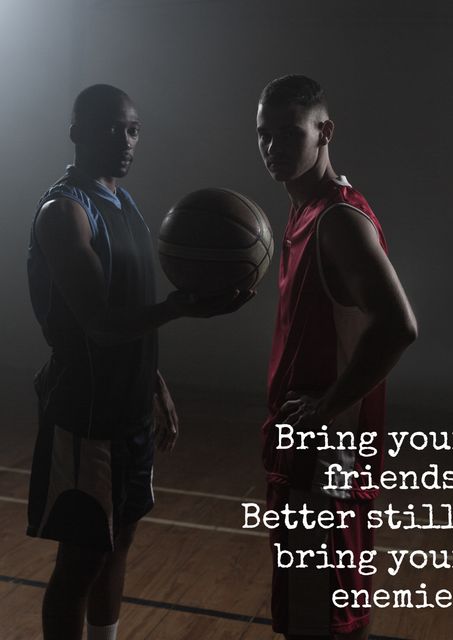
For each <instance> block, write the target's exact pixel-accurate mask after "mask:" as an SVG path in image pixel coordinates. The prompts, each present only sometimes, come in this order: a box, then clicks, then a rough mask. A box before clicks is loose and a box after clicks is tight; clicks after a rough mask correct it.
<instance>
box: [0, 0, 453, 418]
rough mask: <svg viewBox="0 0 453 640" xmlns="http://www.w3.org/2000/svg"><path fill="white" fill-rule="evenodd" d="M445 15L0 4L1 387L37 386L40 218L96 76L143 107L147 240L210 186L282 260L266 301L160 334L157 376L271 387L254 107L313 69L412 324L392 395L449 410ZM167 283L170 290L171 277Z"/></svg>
mask: <svg viewBox="0 0 453 640" xmlns="http://www.w3.org/2000/svg"><path fill="white" fill-rule="evenodd" d="M452 17H453V8H452V7H451V6H450V5H449V3H447V2H442V1H440V0H434V1H433V0H431V1H430V2H427V1H424V2H421V1H418V0H416V1H414V0H397V1H382V0H367V2H363V0H324V1H323V2H317V1H315V0H310V1H308V0H211V1H209V0H205V1H193V0H140V1H139V0H128V1H127V0H111V1H107V0H105V1H104V0H102V1H101V0H91V1H90V0H72V1H71V0H39V2H37V1H36V0H19V1H18V0H0V65H1V67H0V68H1V72H0V79H1V87H2V92H1V98H0V116H1V117H0V130H1V146H0V148H1V152H2V173H1V175H2V177H1V183H2V202H1V213H0V216H1V227H0V228H1V233H0V243H1V247H0V274H1V280H0V283H1V292H2V296H1V299H2V301H3V304H2V311H1V320H0V322H1V327H0V329H1V330H0V336H1V353H2V356H1V358H2V367H1V372H2V378H1V382H2V385H1V386H2V395H3V394H6V395H8V393H9V392H10V391H11V390H12V388H13V387H14V389H15V391H17V390H18V389H20V388H22V387H21V385H25V386H24V393H28V391H29V387H30V385H31V377H32V371H33V370H34V369H36V368H38V366H40V364H41V363H42V361H43V360H44V359H45V358H46V354H47V349H46V346H45V343H44V341H43V339H42V337H41V334H40V331H39V328H38V326H37V324H36V322H35V320H34V317H33V315H32V311H31V307H30V303H29V299H28V290H27V282H26V248H27V242H28V233H29V227H30V222H31V219H32V216H33V212H34V207H35V203H36V201H37V199H38V197H39V195H40V194H41V192H42V191H43V190H45V189H46V188H47V187H48V186H49V184H50V183H51V182H52V181H53V180H54V179H55V178H57V177H58V176H59V175H60V174H61V173H62V172H63V170H64V167H65V165H66V164H67V163H69V162H71V160H72V145H71V143H70V141H69V139H68V135H67V131H68V123H69V116H70V111H71V106H72V102H73V99H74V97H75V96H76V94H77V93H78V92H79V91H80V90H81V89H83V88H84V87H86V86H88V85H90V84H93V83H96V82H106V83H110V84H114V85H117V86H119V87H120V88H122V89H124V90H125V91H126V92H128V93H129V94H130V95H131V97H132V98H133V100H135V102H136V103H137V105H138V108H139V111H140V114H141V118H142V121H143V130H142V136H141V141H140V146H139V148H138V150H137V155H136V162H135V166H134V167H133V168H132V170H131V174H130V176H129V177H128V178H127V180H126V181H125V186H126V187H127V188H128V189H129V190H130V191H131V193H132V195H133V197H134V198H135V199H136V201H137V203H138V204H139V207H140V208H141V210H142V212H143V214H144V216H145V218H146V220H147V221H148V223H149V225H150V227H151V230H152V231H153V232H154V233H156V232H157V230H158V228H159V225H160V221H161V220H162V217H163V215H164V214H165V212H166V211H167V210H168V209H169V207H170V206H171V205H172V203H174V202H175V201H176V200H177V199H178V198H180V197H181V196H182V195H184V194H185V193H186V192H188V191H192V190H194V189H197V188H201V187H205V186H223V187H230V188H233V189H236V190H238V191H242V192H244V193H245V194H247V195H249V196H250V197H252V198H254V199H255V200H257V201H258V202H259V203H260V204H261V206H262V207H263V208H264V209H265V211H266V212H267V214H268V216H269V218H270V221H271V224H272V226H273V228H274V233H275V239H276V249H277V251H276V254H277V255H276V258H275V259H274V262H273V265H272V268H271V271H270V273H269V275H268V276H267V277H266V278H265V280H264V281H263V283H262V286H261V287H260V289H259V294H258V296H257V297H256V299H255V300H254V301H253V302H252V303H251V304H250V305H248V306H247V307H246V308H244V309H242V310H241V311H240V312H238V313H237V314H236V315H234V316H230V317H225V318H221V319H213V320H209V321H197V320H181V321H178V322H175V323H172V324H171V325H168V326H166V327H164V328H163V329H162V331H161V369H162V370H163V372H164V374H165V375H166V377H167V378H168V379H169V380H170V381H172V382H173V383H174V384H176V385H193V386H196V387H200V388H201V389H206V390H208V389H210V388H214V389H217V390H224V391H225V393H226V392H229V391H241V392H244V393H247V394H250V397H252V396H254V397H255V395H256V394H259V395H260V396H262V395H263V393H264V388H265V378H266V366H267V358H268V355H269V350H270V341H271V336H272V328H273V322H274V314H275V306H276V300H277V289H276V276H277V265H278V253H279V245H280V241H281V238H282V233H283V229H284V226H285V222H286V217H287V212H288V199H287V196H286V194H285V192H284V190H283V189H282V187H281V186H280V185H277V184H275V183H273V182H272V181H271V179H270V178H269V177H268V175H267V172H266V171H265V169H264V167H263V166H262V163H261V160H260V157H259V154H258V151H257V145H256V135H255V121H254V120H255V110H256V102H257V97H258V95H259V93H260V91H261V89H262V87H263V86H264V85H265V84H266V83H267V82H268V81H269V80H271V79H272V78H274V77H276V76H279V75H283V74H285V73H303V74H306V75H308V76H311V77H314V78H315V79H317V80H318V81H319V82H320V83H321V84H322V85H323V86H324V87H325V88H326V91H327V95H328V98H329V102H330V106H331V115H332V117H333V119H334V121H335V123H336V132H335V137H334V141H333V143H332V144H331V153H332V157H333V164H334V167H335V169H336V171H337V172H338V173H343V174H345V175H346V176H347V177H348V179H349V180H350V182H351V183H352V184H353V185H354V186H355V187H356V188H358V189H359V190H361V191H362V192H363V193H364V194H365V195H366V197H367V198H368V200H369V201H370V203H371V205H372V206H373V208H374V210H375V212H376V214H377V216H378V217H379V219H380V221H381V223H382V225H383V227H384V231H385V233H386V235H387V239H388V241H389V246H390V254H391V259H392V261H393V263H394V265H395V267H396V269H397V271H398V273H399V275H400V278H401V280H402V282H403V285H404V287H405V288H406V291H407V293H408V295H409V298H410V300H411V301H412V303H413V306H414V309H415V312H416V315H417V317H418V320H419V324H420V337H419V340H418V342H417V343H416V344H415V345H414V346H412V347H411V348H410V351H409V352H408V353H407V354H406V355H405V356H404V358H403V360H402V361H401V363H400V364H399V365H398V367H397V369H396V370H395V371H394V373H392V376H391V384H390V404H391V405H392V406H393V407H398V406H399V407H402V408H403V409H404V416H405V417H404V419H405V420H406V421H407V422H413V423H414V424H419V423H420V421H421V420H424V421H425V422H426V420H427V419H432V420H434V421H435V420H446V419H447V418H448V416H449V415H450V409H451V405H450V396H451V370H452V353H453V348H452V347H453V344H452V342H453V337H452V336H453V332H452V331H451V328H450V325H451V321H450V316H451V312H452V304H453V303H452V299H453V295H452V293H451V287H450V273H451V258H450V247H451V230H452V226H453V225H452V220H451V202H452V194H451V191H452V181H451V178H450V166H449V158H448V155H447V154H448V151H449V149H448V146H449V145H448V143H449V139H450V128H451V125H450V122H451V114H452V113H453V100H452V97H453V91H452V80H451V69H452V62H453V56H452ZM159 290H160V295H161V296H164V295H165V294H166V293H167V292H168V291H169V290H170V285H169V284H168V283H167V282H166V281H165V278H164V277H163V276H161V275H160V276H159ZM394 415H396V414H394ZM402 415H403V414H402ZM398 426H400V427H402V426H404V425H398Z"/></svg>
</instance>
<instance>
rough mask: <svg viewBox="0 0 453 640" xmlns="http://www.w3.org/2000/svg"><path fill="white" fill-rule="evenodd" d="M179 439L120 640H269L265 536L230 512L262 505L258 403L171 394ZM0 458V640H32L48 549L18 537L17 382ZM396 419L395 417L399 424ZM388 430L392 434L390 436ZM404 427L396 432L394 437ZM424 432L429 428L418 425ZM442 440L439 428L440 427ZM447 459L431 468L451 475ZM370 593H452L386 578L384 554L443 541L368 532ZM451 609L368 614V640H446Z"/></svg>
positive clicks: (22, 452) (413, 579)
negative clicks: (372, 537)
mask: <svg viewBox="0 0 453 640" xmlns="http://www.w3.org/2000/svg"><path fill="white" fill-rule="evenodd" d="M175 395H176V399H177V400H178V408H179V413H180V419H181V437H180V440H179V443H178V446H177V448H176V450H175V451H174V452H173V453H172V454H170V455H165V456H164V455H159V456H158V458H157V460H156V469H155V480H154V484H155V488H156V490H155V493H156V506H155V508H154V510H153V512H152V513H151V514H150V515H149V517H148V518H146V519H144V520H143V521H142V522H141V524H140V526H139V529H138V533H137V538H136V541H135V544H134V546H133V548H132V550H131V552H130V559H129V569H128V574H127V580H126V586H125V602H124V604H123V608H122V614H121V624H120V633H119V638H121V640H145V639H148V638H149V639H150V640H152V639H156V640H192V639H193V640H199V639H200V638H203V639H204V640H214V639H215V640H273V639H275V640H277V639H278V638H281V636H279V635H277V634H274V633H273V632H272V630H271V627H270V625H269V592H270V556H269V548H268V542H267V534H266V532H265V530H263V529H261V530H255V529H254V530H253V531H251V532H245V531H244V530H243V529H242V524H243V510H242V507H241V501H244V500H245V501H256V502H260V501H262V500H263V497H264V482H263V474H262V470H261V465H260V458H259V425H260V422H261V420H262V418H263V413H264V409H263V406H262V402H261V399H260V398H252V397H246V396H241V395H236V396H231V395H223V394H220V393H216V394H206V393H202V392H200V391H198V392H191V393H187V391H186V392H182V391H181V390H180V391H179V393H177V394H175ZM1 399H2V402H1V409H0V416H1V437H2V446H1V450H0V639H1V640H38V639H39V638H40V637H41V636H40V606H41V599H42V596H43V589H44V586H45V583H46V581H47V580H48V577H49V575H50V571H51V566H52V562H53V559H54V556H55V551H56V547H55V544H54V543H53V542H50V541H42V540H32V539H29V538H27V537H26V536H25V535H24V529H25V525H26V498H27V489H28V479H29V469H30V463H31V455H32V448H33V442H34V434H35V430H36V420H35V415H34V398H33V396H32V393H31V391H30V388H29V386H28V385H27V382H26V381H25V386H24V387H23V389H22V390H21V393H20V394H15V393H9V394H6V395H4V396H2V398H1ZM403 415H404V414H401V415H399V419H403V417H402V416H403ZM393 426H394V427H395V428H396V425H393ZM403 426H404V425H403V424H401V425H399V427H398V428H402V427H403ZM429 426H430V427H431V426H434V425H429ZM443 427H444V428H445V425H443ZM450 458H452V456H451V455H450V454H449V455H448V456H446V455H444V454H443V457H442V456H441V455H440V454H439V456H438V460H439V464H440V465H443V467H445V468H450V467H451V468H453V463H451V464H450V463H449V460H450ZM432 461H434V460H432V459H431V458H429V459H428V458H427V457H426V454H423V452H422V454H421V455H414V453H413V452H411V451H408V452H407V455H405V456H403V455H402V456H401V457H399V458H398V459H397V462H394V461H393V462H392V461H391V460H389V463H388V465H387V468H395V469H397V468H403V467H405V468H414V469H417V468H419V469H424V468H425V467H426V466H427V464H429V462H432ZM450 493H451V492H447V491H443V492H441V491H437V492H433V491H426V490H425V491H416V492H413V491H412V492H410V494H411V495H410V496H409V497H408V496H407V495H406V494H407V492H402V491H400V490H398V491H396V490H395V491H392V492H389V491H388V492H385V493H384V495H382V496H381V498H380V499H379V501H378V504H377V505H376V507H377V508H379V507H380V508H384V506H385V505H386V504H387V503H388V502H392V503H393V505H394V506H395V507H398V508H401V509H403V508H405V507H406V506H407V504H408V503H409V502H412V503H414V504H415V505H416V507H417V508H418V507H419V506H420V505H421V504H423V503H424V502H431V503H433V504H440V503H445V502H447V501H448V502H452V500H451V496H450ZM376 544H377V548H378V549H379V554H378V556H377V558H378V560H377V566H378V573H377V575H376V576H375V580H374V584H375V587H376V588H384V589H388V590H392V589H396V588H398V589H400V588H411V589H412V590H415V589H418V588H419V585H420V583H421V582H423V583H426V585H427V589H428V590H429V591H430V592H435V591H436V590H437V589H442V588H446V589H450V590H452V591H453V579H452V578H451V577H450V576H451V575H452V572H453V570H448V569H440V570H436V569H432V568H430V567H429V566H427V567H426V568H424V569H413V568H410V567H409V568H407V566H404V567H403V568H402V569H401V570H400V572H399V574H398V576H397V577H395V578H392V576H390V575H389V573H388V572H387V567H388V566H389V559H388V554H387V553H386V550H388V549H395V548H398V549H409V550H410V549H439V550H441V549H449V554H450V556H451V560H452V564H453V540H452V535H451V531H448V530H447V531H435V532H434V533H433V531H422V530H421V531H417V530H412V531H409V532H408V531H390V532H389V531H388V530H384V529H382V530H378V532H377V539H376ZM452 614H453V607H452V608H450V609H440V608H436V609H420V610H414V609H406V608H399V609H391V608H389V609H375V611H374V616H373V628H372V631H373V634H375V635H376V636H386V637H392V638H401V639H404V640H433V639H435V640H451V639H452V638H453V632H452V630H451V621H452Z"/></svg>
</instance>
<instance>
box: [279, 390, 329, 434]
mask: <svg viewBox="0 0 453 640" xmlns="http://www.w3.org/2000/svg"><path fill="white" fill-rule="evenodd" d="M278 420H279V421H283V420H284V421H285V422H286V423H287V424H290V425H291V426H292V427H293V428H294V429H296V428H303V429H319V428H320V427H321V426H322V425H323V424H327V425H328V424H329V422H330V421H329V420H328V419H327V418H326V416H323V413H322V411H321V398H313V397H312V396H308V395H306V394H301V393H298V392H296V391H290V392H289V393H287V394H286V397H285V402H284V404H283V405H282V406H281V407H280V413H279V415H278Z"/></svg>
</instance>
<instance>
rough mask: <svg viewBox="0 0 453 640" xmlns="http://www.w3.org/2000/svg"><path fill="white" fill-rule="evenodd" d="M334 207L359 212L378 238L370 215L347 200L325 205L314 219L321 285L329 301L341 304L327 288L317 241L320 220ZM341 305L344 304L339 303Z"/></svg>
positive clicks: (319, 246)
mask: <svg viewBox="0 0 453 640" xmlns="http://www.w3.org/2000/svg"><path fill="white" fill-rule="evenodd" d="M336 207H348V209H354V211H357V212H358V213H360V214H361V215H362V216H363V217H364V218H365V219H366V220H368V222H369V223H370V224H371V225H372V227H373V229H374V230H375V232H376V236H377V238H378V241H379V232H378V230H377V227H376V225H375V224H374V222H373V220H372V219H371V218H370V216H369V215H368V214H366V213H365V212H364V211H362V210H361V209H358V208H357V207H354V206H353V205H350V204H348V203H347V202H336V203H335V204H331V205H330V206H329V207H327V209H324V211H323V212H322V213H321V214H320V216H319V217H318V220H317V221H316V233H315V236H316V262H317V264H318V271H319V276H320V278H321V283H322V287H323V289H324V292H325V294H326V295H327V297H328V298H329V300H330V301H331V302H333V303H335V304H339V305H341V303H339V302H338V301H337V300H335V298H334V296H333V295H332V292H331V291H330V289H329V287H328V285H327V279H326V276H325V271H324V268H323V265H322V257H321V245H320V242H319V225H320V224H321V220H322V219H323V218H324V216H325V215H326V213H328V212H329V211H330V210H331V209H335V208H336ZM341 306H344V305H341Z"/></svg>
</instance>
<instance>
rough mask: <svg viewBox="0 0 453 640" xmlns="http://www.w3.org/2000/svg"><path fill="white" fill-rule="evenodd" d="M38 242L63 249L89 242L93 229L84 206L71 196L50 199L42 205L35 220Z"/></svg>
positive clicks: (44, 249) (42, 246) (43, 245)
mask: <svg viewBox="0 0 453 640" xmlns="http://www.w3.org/2000/svg"><path fill="white" fill-rule="evenodd" d="M35 233H36V238H37V240H38V244H39V245H40V247H41V249H42V250H43V251H44V252H46V248H49V247H52V249H55V248H57V247H60V248H61V250H64V248H65V247H66V248H67V247H68V246H74V245H77V244H78V245H80V244H81V245H86V244H89V243H90V241H91V238H92V231H91V227H90V224H89V222H88V218H87V215H86V212H85V210H84V209H83V207H82V206H81V205H80V204H78V203H77V202H76V201H75V200H72V199H71V198H64V197H60V198H55V199H53V200H48V201H47V202H45V203H44V204H43V206H42V207H41V209H40V211H39V213H38V215H37V217H36V222H35Z"/></svg>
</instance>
